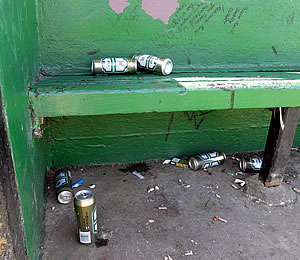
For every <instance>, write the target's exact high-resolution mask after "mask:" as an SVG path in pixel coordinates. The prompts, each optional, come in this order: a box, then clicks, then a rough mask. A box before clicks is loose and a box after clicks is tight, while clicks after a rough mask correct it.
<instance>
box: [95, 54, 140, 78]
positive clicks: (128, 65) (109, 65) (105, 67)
mask: <svg viewBox="0 0 300 260" xmlns="http://www.w3.org/2000/svg"><path fill="white" fill-rule="evenodd" d="M91 71H92V74H94V75H95V74H133V73H136V71H137V62H136V60H134V59H126V58H102V59H94V60H93V61H92V65H91Z"/></svg>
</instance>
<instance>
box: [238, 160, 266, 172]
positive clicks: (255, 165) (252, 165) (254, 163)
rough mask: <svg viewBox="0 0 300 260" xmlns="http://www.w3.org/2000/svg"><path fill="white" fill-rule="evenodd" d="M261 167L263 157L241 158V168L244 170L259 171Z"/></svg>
mask: <svg viewBox="0 0 300 260" xmlns="http://www.w3.org/2000/svg"><path fill="white" fill-rule="evenodd" d="M261 167H262V159H261V158H246V159H241V160H240V169H241V171H243V172H259V171H260V170H261Z"/></svg>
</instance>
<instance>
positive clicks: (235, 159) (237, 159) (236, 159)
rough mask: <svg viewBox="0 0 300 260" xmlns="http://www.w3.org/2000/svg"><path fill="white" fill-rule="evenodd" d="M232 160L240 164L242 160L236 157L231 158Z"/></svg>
mask: <svg viewBox="0 0 300 260" xmlns="http://www.w3.org/2000/svg"><path fill="white" fill-rule="evenodd" d="M231 160H234V161H238V162H239V161H240V159H239V158H237V157H235V156H232V157H231Z"/></svg>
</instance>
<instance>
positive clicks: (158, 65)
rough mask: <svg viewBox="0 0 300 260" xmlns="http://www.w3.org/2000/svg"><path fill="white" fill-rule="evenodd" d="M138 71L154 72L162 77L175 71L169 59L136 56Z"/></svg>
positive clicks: (143, 55)
mask: <svg viewBox="0 0 300 260" xmlns="http://www.w3.org/2000/svg"><path fill="white" fill-rule="evenodd" d="M132 58H133V59H134V60H136V62H137V70H138V71H148V72H154V73H158V74H161V75H164V76H165V75H169V74H170V73H171V72H172V70H173V62H172V61H171V60H170V59H168V58H166V59H165V58H158V57H156V56H152V55H148V54H140V55H134V56H133V57H132Z"/></svg>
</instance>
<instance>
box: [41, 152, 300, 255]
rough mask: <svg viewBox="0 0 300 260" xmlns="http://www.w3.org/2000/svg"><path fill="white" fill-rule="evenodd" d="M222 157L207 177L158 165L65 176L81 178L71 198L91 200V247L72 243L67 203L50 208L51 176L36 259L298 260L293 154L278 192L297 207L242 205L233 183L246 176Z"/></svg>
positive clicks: (298, 161)
mask: <svg viewBox="0 0 300 260" xmlns="http://www.w3.org/2000/svg"><path fill="white" fill-rule="evenodd" d="M255 155H261V153H256V154H237V155H235V156H236V157H239V156H247V157H250V156H255ZM227 157H228V159H227V160H226V161H225V163H224V164H222V165H220V166H218V167H214V168H209V169H208V171H207V172H206V171H203V170H200V171H193V170H190V169H186V168H180V167H176V166H174V165H163V164H162V161H156V162H145V163H141V164H138V165H134V164H127V165H107V166H95V167H73V168H71V169H70V170H71V172H72V177H73V182H76V181H78V180H80V179H81V178H84V183H83V185H81V186H80V187H78V188H75V189H74V192H76V191H78V190H82V189H88V190H91V191H92V192H93V193H94V195H95V198H96V205H97V213H98V227H99V233H98V235H97V237H96V239H97V240H96V243H93V244H90V245H83V244H80V243H79V242H78V234H77V226H76V216H75V211H74V206H73V203H70V204H67V205H62V204H59V203H58V202H57V200H56V194H55V182H54V175H53V172H52V174H51V173H50V174H49V175H48V186H47V195H46V197H47V203H46V218H45V237H44V241H43V245H42V252H43V259H46V260H48V259H49V260H50V259H55V260H60V259H61V260H73V259H74V260H76V259H78V260H81V259H97V260H98V259H99V260H127V259H128V260H135V259H147V260H151V259H161V260H177V259H187V260H189V259H191V260H192V259H281V260H282V259H289V260H290V259H300V225H299V215H300V207H299V202H298V201H297V199H298V196H299V194H300V193H297V192H296V191H297V189H300V177H299V178H298V174H299V173H300V153H299V152H292V153H291V159H290V161H289V162H288V167H287V172H286V178H285V180H284V182H283V184H282V185H284V187H285V188H286V189H287V190H293V189H294V190H295V191H293V192H294V193H295V196H296V199H295V200H293V203H287V204H285V205H284V206H277V207H274V206H273V207H272V206H269V205H268V204H265V203H263V202H262V201H260V200H259V199H254V198H253V197H251V198H249V196H247V192H246V186H244V187H241V186H240V184H237V183H234V181H235V179H237V178H238V179H242V180H244V179H245V178H246V177H248V176H249V175H251V174H244V173H237V172H239V167H238V161H236V160H232V159H231V156H227ZM134 170H136V171H137V172H139V173H140V174H141V175H142V176H144V179H140V178H139V177H137V176H136V175H134V174H132V172H133V171H134ZM236 173H237V174H236ZM91 184H94V185H95V188H94V189H91V188H90V187H89V186H90V185H91ZM232 184H234V185H235V187H234V186H232ZM266 189H267V188H266ZM299 191H300V190H299Z"/></svg>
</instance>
